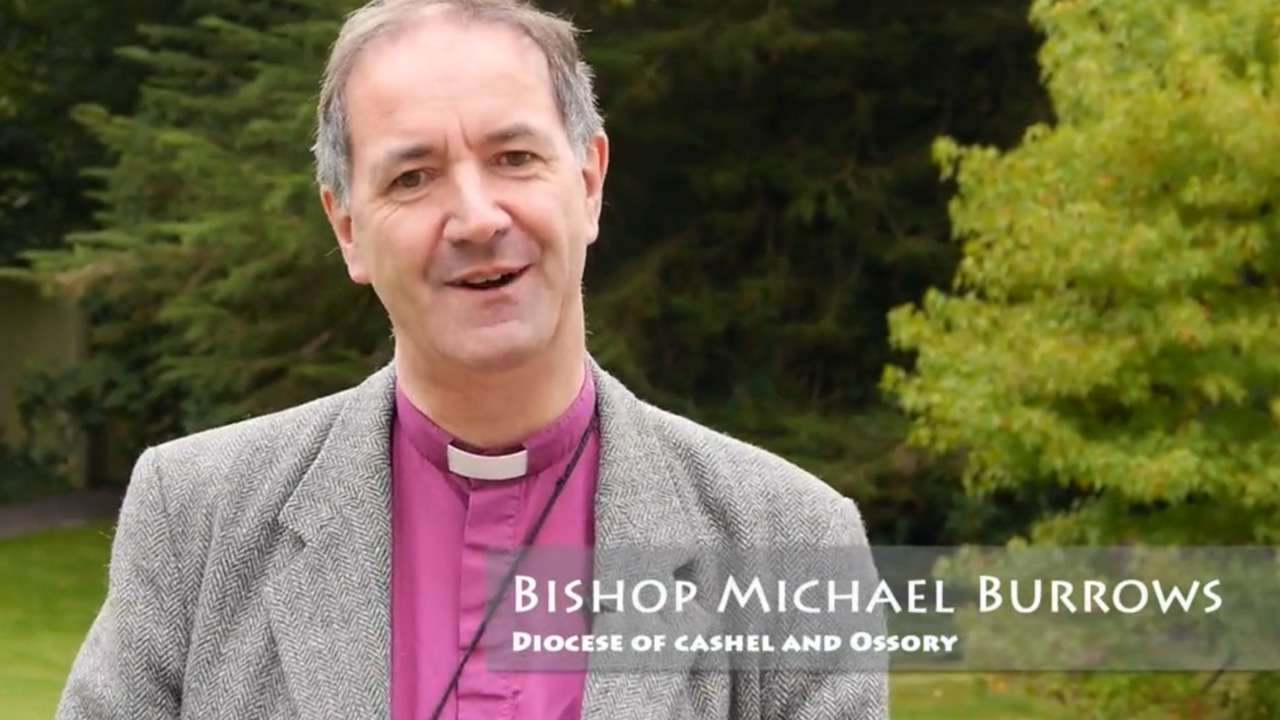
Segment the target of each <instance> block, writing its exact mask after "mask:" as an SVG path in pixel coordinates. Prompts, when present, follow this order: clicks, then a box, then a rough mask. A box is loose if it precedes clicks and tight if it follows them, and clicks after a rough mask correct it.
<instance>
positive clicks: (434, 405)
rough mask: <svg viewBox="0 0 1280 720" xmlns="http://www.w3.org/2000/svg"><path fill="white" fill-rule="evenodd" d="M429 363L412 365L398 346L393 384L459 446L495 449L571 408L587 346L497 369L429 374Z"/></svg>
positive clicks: (452, 370)
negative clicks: (516, 365)
mask: <svg viewBox="0 0 1280 720" xmlns="http://www.w3.org/2000/svg"><path fill="white" fill-rule="evenodd" d="M571 350H573V349H572V348H571ZM428 365H434V363H423V362H413V361H411V360H410V359H409V358H408V357H405V356H404V355H402V353H401V351H400V348H399V347H397V350H396V356H395V366H396V377H397V382H398V383H399V384H400V387H401V389H402V390H403V391H404V394H405V395H406V396H407V397H408V398H409V400H410V402H412V403H413V405H414V407H416V408H418V409H419V410H420V411H421V412H422V413H423V414H425V415H426V416H427V417H429V418H431V420H432V421H433V422H434V423H436V424H437V425H439V426H440V427H441V428H443V429H444V431H445V432H447V433H449V434H450V435H452V436H453V437H455V438H457V439H458V440H460V441H462V442H463V443H466V444H467V445H470V446H472V447H475V448H478V449H481V450H497V449H502V448H507V447H511V446H512V445H516V444H518V443H520V442H521V441H523V440H524V439H525V438H527V437H529V436H530V435H532V434H534V433H536V432H537V431H538V430H540V429H542V428H544V427H546V426H547V425H550V424H551V423H552V422H554V421H555V420H556V418H558V417H560V415H562V414H563V413H564V412H565V410H567V409H568V408H569V406H570V405H571V404H573V401H574V399H575V398H577V397H578V392H579V391H580V390H581V389H582V383H583V381H584V380H585V377H584V376H585V373H586V348H585V347H584V346H582V345H581V344H579V345H578V347H577V348H576V352H557V353H549V354H548V356H547V357H540V358H538V359H536V360H533V361H531V362H528V363H525V364H522V365H520V366H518V367H513V368H508V369H504V370H500V371H491V370H473V369H457V368H449V370H448V371H447V372H441V371H436V372H432V371H431V370H428V369H427V366H428ZM437 367H438V365H437Z"/></svg>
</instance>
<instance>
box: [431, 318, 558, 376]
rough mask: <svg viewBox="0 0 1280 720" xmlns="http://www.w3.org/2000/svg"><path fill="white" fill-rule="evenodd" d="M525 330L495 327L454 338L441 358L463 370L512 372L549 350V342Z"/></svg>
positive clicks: (547, 339) (548, 339)
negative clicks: (465, 368)
mask: <svg viewBox="0 0 1280 720" xmlns="http://www.w3.org/2000/svg"><path fill="white" fill-rule="evenodd" d="M528 330H529V329H528V328H511V327H497V328H491V329H487V330H484V331H480V332H474V331H473V332H472V333H467V335H470V337H465V336H463V337H460V336H455V337H454V338H453V339H452V341H451V342H450V343H448V347H446V348H441V349H442V350H445V352H444V353H443V354H445V355H447V356H449V357H450V358H451V359H452V360H453V361H454V362H456V363H458V364H459V365H462V366H464V367H468V368H471V369H473V370H479V371H482V372H501V371H504V370H512V369H515V368H517V367H520V366H521V365H524V364H526V363H528V362H529V361H530V360H533V359H535V358H537V357H539V356H540V355H542V354H543V353H545V352H546V350H547V349H548V347H549V346H550V338H549V337H547V338H544V337H541V336H538V335H535V334H533V333H530V332H528Z"/></svg>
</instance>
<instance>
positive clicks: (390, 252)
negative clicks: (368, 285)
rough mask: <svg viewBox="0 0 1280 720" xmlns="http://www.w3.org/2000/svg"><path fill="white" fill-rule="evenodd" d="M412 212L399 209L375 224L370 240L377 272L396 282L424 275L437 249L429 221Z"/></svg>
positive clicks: (369, 236) (369, 235) (405, 208)
mask: <svg viewBox="0 0 1280 720" xmlns="http://www.w3.org/2000/svg"><path fill="white" fill-rule="evenodd" d="M422 215H423V213H421V212H413V211H412V209H411V208H408V207H404V208H397V209H396V210H395V211H394V212H388V213H386V214H385V215H383V216H382V217H379V218H377V219H376V220H375V224H373V225H372V226H371V232H369V233H368V238H369V240H370V241H371V244H372V245H373V248H372V250H373V251H374V252H373V253H372V256H373V258H376V259H372V262H373V263H374V266H375V267H376V269H377V272H378V273H380V274H382V275H383V276H385V277H386V278H387V279H388V280H391V281H394V282H397V283H399V282H411V281H413V280H414V279H416V278H421V277H423V275H424V272H425V270H426V269H427V267H428V265H429V263H430V257H431V253H432V251H433V249H434V248H435V246H436V242H435V240H434V236H433V234H432V232H431V230H430V228H431V225H430V224H429V218H426V217H422Z"/></svg>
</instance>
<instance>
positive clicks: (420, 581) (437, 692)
mask: <svg viewBox="0 0 1280 720" xmlns="http://www.w3.org/2000/svg"><path fill="white" fill-rule="evenodd" d="M595 399H596V397H595V386H594V383H593V379H592V375H591V373H590V372H589V371H588V372H587V373H586V380H585V382H584V383H583V386H582V389H581V391H580V392H579V394H578V397H577V399H576V400H574V402H573V404H572V405H571V406H570V407H569V409H568V410H567V411H566V412H565V413H564V414H563V415H562V416H560V418H559V419H557V420H556V421H555V422H553V423H552V424H551V425H550V426H548V427H547V428H545V429H544V430H542V431H541V432H538V433H536V434H535V435H533V437H531V438H529V439H528V440H526V441H525V442H524V443H523V445H524V447H525V449H527V450H528V453H529V458H528V459H529V466H528V468H529V469H528V473H527V474H526V475H524V476H522V477H519V478H515V479H512V480H499V481H494V480H473V479H469V478H466V477H463V476H461V475H458V474H456V473H451V472H449V469H448V462H447V460H446V447H447V446H448V444H449V442H450V440H451V439H452V438H450V436H449V435H448V434H447V433H445V432H444V430H443V429H441V428H440V427H439V426H437V425H436V424H435V423H433V422H432V421H431V420H430V419H428V418H427V417H426V416H425V415H423V414H422V413H421V412H419V411H418V410H417V409H416V408H415V407H414V406H413V404H412V403H410V402H409V400H408V399H407V398H406V397H405V396H404V394H403V393H401V392H400V391H399V390H397V392H396V405H395V418H394V422H393V427H392V466H391V467H392V481H391V482H392V492H391V497H392V501H391V503H392V507H391V528H392V550H391V563H392V564H391V718H392V720H428V718H429V717H430V714H431V711H432V710H433V709H434V708H435V705H436V703H437V702H438V701H439V699H440V696H441V695H442V694H443V693H444V691H445V688H446V687H447V686H448V684H449V680H450V678H451V676H452V675H453V672H454V669H455V667H456V666H457V664H458V662H459V661H460V660H461V658H462V655H463V654H464V653H465V651H466V648H467V645H468V643H469V642H470V640H471V638H472V636H473V635H474V634H475V631H476V629H477V628H478V627H479V625H480V622H481V619H482V618H483V617H484V612H485V608H486V605H487V603H488V602H489V601H490V600H491V592H492V585H491V584H490V582H488V581H492V578H493V573H494V572H495V571H494V568H492V567H486V565H487V564H488V563H490V562H491V561H492V557H486V552H487V551H489V550H510V549H513V548H517V547H519V546H520V545H521V543H522V542H523V541H524V539H525V537H526V535H527V534H528V532H529V530H530V529H531V527H532V526H533V524H534V523H535V522H536V521H537V517H538V515H539V514H540V513H541V512H542V509H543V507H544V506H545V505H546V503H547V501H548V500H549V499H550V496H551V493H552V490H553V488H554V486H555V483H556V480H557V479H558V478H559V476H560V475H561V474H562V473H563V472H564V470H565V469H566V468H567V467H568V465H569V462H570V461H571V459H572V457H573V454H574V452H575V451H576V449H577V445H578V442H579V440H580V439H581V437H582V433H583V432H584V431H585V430H586V428H587V425H588V423H589V422H590V420H591V416H592V414H593V413H594V411H595ZM598 464H599V439H598V437H595V436H594V434H593V437H592V438H591V439H590V441H589V442H588V445H587V447H586V449H585V450H584V452H583V454H582V457H581V459H580V460H579V461H578V465H577V467H576V468H575V470H574V473H573V476H572V477H571V478H569V480H568V483H567V484H566V486H565V488H564V490H563V491H561V494H560V497H559V498H558V499H557V501H556V504H555V506H554V507H553V508H552V510H551V514H550V515H549V516H548V518H547V520H546V522H545V523H544V524H543V526H542V530H541V532H540V533H539V536H538V538H537V540H536V541H535V543H534V544H535V546H548V545H550V546H558V547H566V546H567V547H577V548H590V547H591V546H592V545H593V544H594V540H595V523H594V519H595V515H594V507H595V504H594V500H595V489H596V473H597V468H598ZM487 580H488V581H487ZM513 591H514V588H513V589H512V590H510V591H508V593H509V594H508V599H509V598H510V593H511V592H513ZM508 603H509V600H508ZM501 613H502V611H499V615H501ZM491 631H494V629H493V627H492V626H491V627H490V628H489V629H488V630H486V633H488V632H491ZM484 644H485V643H484V640H482V641H481V643H480V645H479V646H477V648H476V650H475V652H473V653H472V655H471V658H470V659H469V660H468V661H467V664H466V668H465V669H464V671H463V673H462V676H461V677H460V679H459V682H458V686H457V690H456V692H455V693H454V694H453V695H452V696H451V698H450V700H449V702H448V704H446V706H445V708H444V712H443V713H442V714H441V718H449V719H450V720H455V719H456V720H504V719H511V720H523V719H526V718H527V719H529V720H533V719H535V718H536V719H537V720H578V718H579V716H580V713H581V705H582V692H583V687H584V679H585V678H584V675H585V673H584V672H582V671H580V670H572V671H564V670H561V671H557V672H494V671H491V670H490V669H489V668H488V667H487V666H486V662H485V656H484V650H483V646H484Z"/></svg>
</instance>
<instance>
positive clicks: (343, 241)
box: [320, 188, 370, 285]
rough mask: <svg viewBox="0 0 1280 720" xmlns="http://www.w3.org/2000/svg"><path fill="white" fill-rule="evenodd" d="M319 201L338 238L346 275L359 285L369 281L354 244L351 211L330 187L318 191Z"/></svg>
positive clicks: (363, 263)
mask: <svg viewBox="0 0 1280 720" xmlns="http://www.w3.org/2000/svg"><path fill="white" fill-rule="evenodd" d="M320 201H321V202H322V203H323V204H324V214H325V215H326V216H328V218H329V225H330V227H332V228H333V234H334V236H336V237H337V239H338V249H340V250H341V251H342V259H343V260H344V261H346V263H347V275H349V276H350V277H351V280H352V282H354V283H356V284H359V285H368V284H369V283H370V278H369V268H368V267H366V265H365V262H364V259H363V258H361V256H360V248H359V247H358V246H357V245H356V241H355V236H354V234H353V232H352V226H353V224H352V221H351V212H350V211H349V210H348V209H347V208H346V207H344V206H343V205H342V203H340V202H338V197H337V195H335V194H334V192H333V190H331V189H330V188H324V189H322V190H321V191H320Z"/></svg>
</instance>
